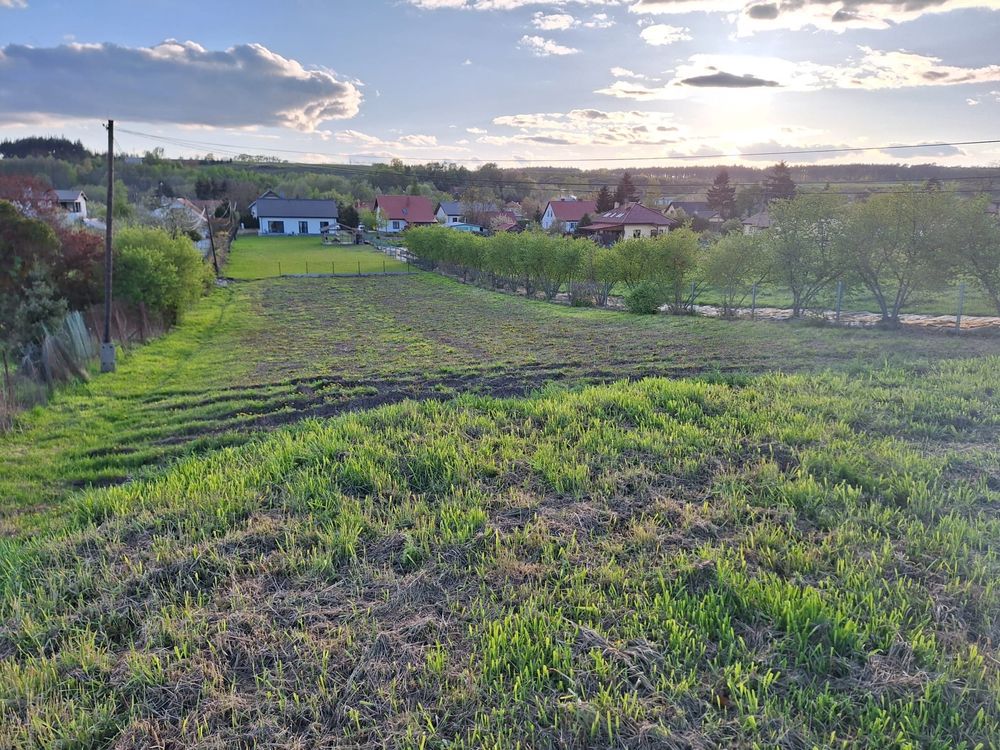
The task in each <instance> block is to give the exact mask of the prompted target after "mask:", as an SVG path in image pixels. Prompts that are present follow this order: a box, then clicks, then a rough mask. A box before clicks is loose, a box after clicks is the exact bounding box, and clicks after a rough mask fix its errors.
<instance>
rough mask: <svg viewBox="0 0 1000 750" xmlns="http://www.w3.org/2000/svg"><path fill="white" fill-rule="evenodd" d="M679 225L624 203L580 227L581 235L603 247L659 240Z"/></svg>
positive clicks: (639, 204) (645, 209)
mask: <svg viewBox="0 0 1000 750" xmlns="http://www.w3.org/2000/svg"><path fill="white" fill-rule="evenodd" d="M679 224H680V222H679V221H677V220H676V219H671V218H669V217H667V216H664V215H663V214H661V213H660V212H659V211H654V210H653V209H652V208H647V207H646V206H644V205H642V204H641V203H626V204H625V205H624V206H619V207H618V208H613V209H611V210H610V211H607V212H605V213H603V214H599V215H598V216H595V217H594V219H593V221H592V222H591V223H590V224H587V225H586V226H582V227H580V232H581V233H583V234H588V235H590V236H591V237H593V238H594V240H596V241H597V242H598V243H600V244H602V245H607V246H610V245H613V244H614V243H616V242H618V241H619V240H627V239H638V238H641V237H658V236H660V235H661V234H665V233H667V232H669V231H670V230H671V229H673V228H674V227H676V226H678V225H679Z"/></svg>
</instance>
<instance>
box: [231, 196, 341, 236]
mask: <svg viewBox="0 0 1000 750" xmlns="http://www.w3.org/2000/svg"><path fill="white" fill-rule="evenodd" d="M250 213H251V215H252V216H253V217H254V218H255V219H257V220H258V221H259V222H260V229H259V231H258V232H257V233H258V234H259V235H261V236H269V235H286V236H287V235H298V234H312V235H321V234H323V232H324V231H329V230H330V229H336V228H338V227H339V224H338V223H337V219H338V218H339V217H340V212H339V210H338V208H337V201H335V200H324V199H309V198H282V197H281V196H280V195H278V194H277V193H275V192H274V191H273V190H268V191H267V192H266V193H264V194H263V195H261V196H260V197H259V198H258V199H257V200H255V201H254V202H253V203H251V204H250Z"/></svg>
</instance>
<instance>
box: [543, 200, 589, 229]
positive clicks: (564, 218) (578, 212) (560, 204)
mask: <svg viewBox="0 0 1000 750" xmlns="http://www.w3.org/2000/svg"><path fill="white" fill-rule="evenodd" d="M596 212H597V201H578V200H575V199H571V198H560V199H559V200H554V201H549V204H548V205H547V206H546V207H545V211H544V212H543V213H542V229H545V230H549V229H551V228H552V225H553V224H555V223H556V222H557V221H558V222H561V223H562V224H563V225H564V226H565V227H566V231H567V232H575V231H576V226H577V224H579V223H580V219H582V218H583V217H584V215H586V214H590V215H591V216H593V215H594V214H595V213H596Z"/></svg>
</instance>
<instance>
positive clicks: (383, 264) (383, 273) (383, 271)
mask: <svg viewBox="0 0 1000 750" xmlns="http://www.w3.org/2000/svg"><path fill="white" fill-rule="evenodd" d="M382 275H383V276H385V261H384V260H383V261H382Z"/></svg>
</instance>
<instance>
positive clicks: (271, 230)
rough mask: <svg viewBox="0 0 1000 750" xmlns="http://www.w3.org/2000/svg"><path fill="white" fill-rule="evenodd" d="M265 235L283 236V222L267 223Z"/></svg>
mask: <svg viewBox="0 0 1000 750" xmlns="http://www.w3.org/2000/svg"><path fill="white" fill-rule="evenodd" d="M267 233H268V234H284V233H285V222H283V221H269V222H267Z"/></svg>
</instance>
